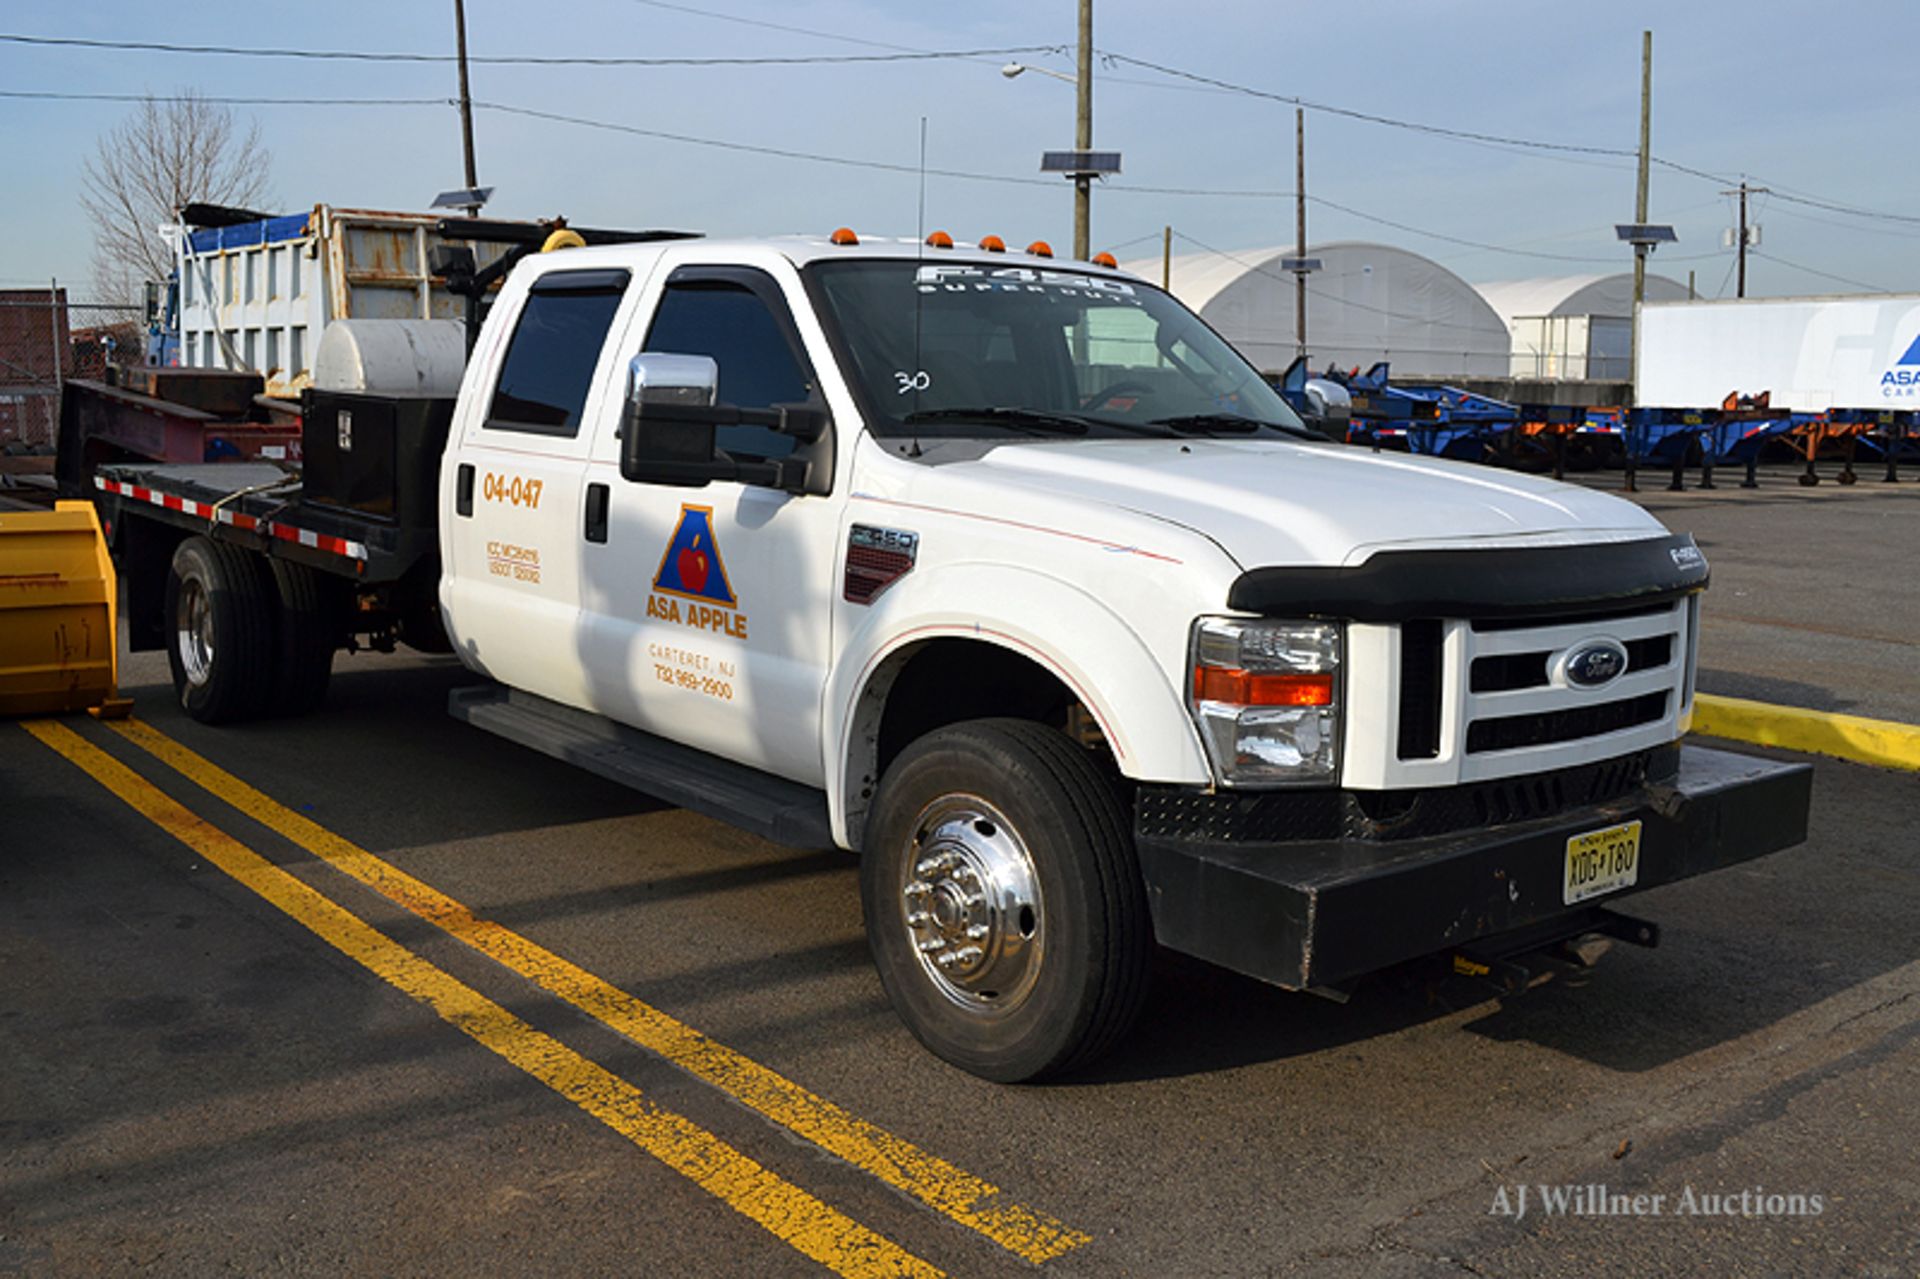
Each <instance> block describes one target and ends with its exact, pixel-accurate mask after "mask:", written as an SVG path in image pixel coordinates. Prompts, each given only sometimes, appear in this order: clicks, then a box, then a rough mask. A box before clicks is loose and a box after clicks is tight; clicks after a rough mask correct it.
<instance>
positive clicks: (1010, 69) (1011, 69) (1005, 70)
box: [1000, 62, 1080, 84]
mask: <svg viewBox="0 0 1920 1279" xmlns="http://www.w3.org/2000/svg"><path fill="white" fill-rule="evenodd" d="M1024 71H1031V72H1033V73H1034V74H1036V75H1050V76H1052V77H1053V78H1054V79H1056V80H1065V81H1066V82H1067V83H1068V84H1079V83H1080V82H1079V81H1078V80H1076V79H1075V78H1074V77H1072V76H1070V75H1068V74H1067V73H1066V72H1064V71H1051V70H1048V69H1047V68H1046V67H1030V66H1028V65H1027V64H1026V63H1024V62H1009V63H1008V64H1007V65H1006V66H1004V67H1001V68H1000V74H1001V75H1003V76H1005V77H1006V78H1007V79H1009V80H1011V79H1013V78H1014V77H1015V76H1017V75H1019V74H1020V73H1022V72H1024Z"/></svg>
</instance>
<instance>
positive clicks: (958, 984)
mask: <svg viewBox="0 0 1920 1279" xmlns="http://www.w3.org/2000/svg"><path fill="white" fill-rule="evenodd" d="M863 843H864V850H863V854H862V857H861V865H860V895H861V902H862V905H863V907H864V909H865V913H866V921H867V941H868V945H869V946H870V947H871V949H872V951H873V959H874V964H875V966H876V967H877V968H878V969H879V971H880V983H881V985H882V986H883V987H885V989H886V992H887V997H888V998H889V999H890V1000H892V1002H893V1006H894V1009H895V1011H896V1012H898V1013H899V1015H900V1018H901V1020H903V1021H905V1022H906V1024H907V1027H908V1028H909V1029H910V1030H912V1031H913V1033H914V1035H915V1036H916V1037H917V1038H918V1039H919V1040H920V1042H921V1043H922V1044H925V1045H926V1047H927V1048H928V1049H929V1050H931V1051H932V1052H933V1053H934V1054H936V1055H937V1056H939V1057H941V1058H943V1059H945V1060H946V1061H949V1062H951V1063H953V1064H954V1065H956V1066H958V1067H960V1068H961V1069H962V1070H966V1071H969V1072H971V1073H972V1074H975V1075H978V1076H980V1077H981V1078H983V1079H990V1080H994V1081H996V1082H999V1083H1018V1082H1021V1081H1024V1080H1031V1079H1040V1078H1044V1077H1046V1076H1050V1075H1060V1074H1065V1073H1067V1072H1069V1071H1073V1070H1077V1069H1081V1068H1083V1067H1085V1066H1087V1065H1089V1064H1091V1063H1092V1062H1093V1061H1094V1060H1095V1059H1097V1058H1098V1057H1100V1056H1102V1055H1103V1054H1105V1053H1106V1052H1108V1051H1109V1050H1110V1049H1111V1048H1112V1047H1113V1046H1114V1045H1115V1044H1116V1043H1118V1042H1119V1040H1120V1038H1121V1037H1122V1036H1123V1035H1125V1033H1126V1031H1127V1029H1128V1028H1129V1027H1130V1026H1131V1025H1132V1023H1133V1020H1134V1018H1135V1016H1136V1015H1137V1014H1138V1013H1139V1010H1140V1005H1141V1003H1142V1001H1143V1000H1144V998H1145V994H1146V986H1147V971H1148V964H1149V961H1150V959H1151V955H1152V949H1153V947H1152V926H1151V921H1150V919H1149V916H1148V910H1147V900H1146V891H1145V888H1144V885H1143V882H1142V880H1141V877H1140V869H1139V865H1138V862H1137V860H1136V858H1135V855H1134V849H1133V841H1132V838H1131V835H1130V832H1129V830H1128V824H1127V821H1126V815H1125V812H1124V810H1123V809H1122V807H1121V805H1120V803H1119V801H1118V800H1117V799H1116V798H1115V796H1114V792H1113V788H1112V786H1111V784H1110V783H1109V782H1108V781H1107V779H1106V778H1105V777H1104V776H1103V775H1102V774H1101V772H1100V770H1099V769H1098V768H1097V767H1096V766H1095V764H1094V762H1093V759H1092V757H1091V756H1090V755H1089V753H1088V752H1087V751H1086V750H1085V749H1084V748H1083V747H1081V746H1078V745H1076V744H1075V743H1073V742H1072V741H1070V740H1069V739H1068V738H1067V737H1065V736H1064V735H1063V734H1061V733H1059V732H1057V731H1055V730H1053V729H1050V728H1045V727H1043V726H1041V725H1038V724H1033V723H1029V722H1027V721H1025V720H1013V719H983V720H973V721H969V722H967V723H963V724H956V725H953V726H951V727H948V728H943V729H939V730H937V731H935V732H932V733H929V734H927V735H926V736H925V737H922V738H920V739H919V740H918V741H915V742H914V743H913V744H912V745H910V746H908V747H907V748H906V749H905V750H904V751H902V752H901V753H900V755H899V757H898V758H897V759H895V760H894V761H893V763H892V764H891V765H890V766H889V767H888V769H887V772H886V776H885V777H884V778H882V779H881V783H880V793H879V797H878V799H877V800H876V802H875V805H874V810H873V814H872V817H871V818H870V820H869V822H868V826H867V834H866V838H865V839H864V841H863ZM949 859H950V860H949ZM1023 859H1024V861H1023ZM1023 865H1024V869H1022V866H1023ZM929 866H933V867H934V869H933V870H932V871H929V870H928V867H929ZM969 876H971V877H969ZM1023 881H1024V886H1023ZM914 885H918V886H919V888H920V889H921V890H923V891H915V889H914V887H913V886H914ZM990 896H991V897H996V898H998V904H997V907H996V908H995V909H992V910H988V909H984V908H983V907H981V906H980V905H979V900H978V899H985V898H987V897H990ZM970 902H971V903H972V904H969V903H970ZM915 914H918V915H920V916H922V918H921V919H920V922H918V923H915V922H913V920H912V919H910V915H915ZM968 929H978V930H983V932H984V936H983V935H982V934H981V933H980V932H969V931H968ZM936 941H937V942H938V943H939V946H938V948H930V949H929V951H923V950H922V949H920V947H919V945H918V944H919V943H932V942H936ZM976 943H978V944H976ZM968 950H972V951H975V952H978V953H976V954H974V955H972V956H969V955H966V954H965V953H964V952H966V951H968ZM950 958H951V959H953V960H954V961H955V964H954V966H952V967H948V966H946V965H947V961H948V960H949V959H950ZM1001 986H1005V987H1007V989H1004V990H1003V989H999V987H1001Z"/></svg>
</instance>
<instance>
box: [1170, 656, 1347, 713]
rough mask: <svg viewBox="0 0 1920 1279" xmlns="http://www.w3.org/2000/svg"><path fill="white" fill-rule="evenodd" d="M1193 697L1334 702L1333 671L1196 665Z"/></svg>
mask: <svg viewBox="0 0 1920 1279" xmlns="http://www.w3.org/2000/svg"><path fill="white" fill-rule="evenodd" d="M1193 700H1194V701H1196V702H1225V703H1227V704H1228V705H1229V706H1331V705H1333V676H1331V675H1256V674H1255V673H1253V672H1252V671H1242V670H1231V669H1228V668H1225V667H1220V666H1196V667H1194V669H1193Z"/></svg>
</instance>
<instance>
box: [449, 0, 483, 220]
mask: <svg viewBox="0 0 1920 1279" xmlns="http://www.w3.org/2000/svg"><path fill="white" fill-rule="evenodd" d="M453 27H454V37H455V41H456V43H457V47H458V49H459V52H460V146H461V150H462V151H463V152H464V154H465V156H466V161H467V188H468V189H469V190H472V189H473V188H475V187H478V186H479V185H480V174H479V171H478V170H477V168H476V167H475V165H474V162H473V95H472V94H471V93H469V92H468V90H467V5H466V0H453ZM467 216H468V217H470V218H477V217H479V216H480V208H479V206H478V205H470V206H469V207H468V208H467Z"/></svg>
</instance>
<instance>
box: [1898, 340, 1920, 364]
mask: <svg viewBox="0 0 1920 1279" xmlns="http://www.w3.org/2000/svg"><path fill="white" fill-rule="evenodd" d="M1897 362H1898V363H1900V364H1920V337H1915V338H1914V339H1913V345H1912V346H1910V347H1908V348H1907V353H1906V354H1905V355H1903V356H1901V357H1900V359H1899V360H1898V361H1897Z"/></svg>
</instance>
